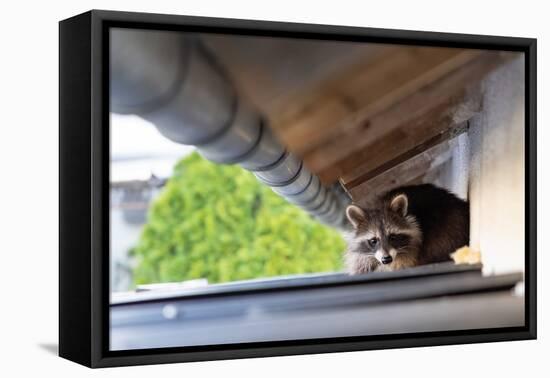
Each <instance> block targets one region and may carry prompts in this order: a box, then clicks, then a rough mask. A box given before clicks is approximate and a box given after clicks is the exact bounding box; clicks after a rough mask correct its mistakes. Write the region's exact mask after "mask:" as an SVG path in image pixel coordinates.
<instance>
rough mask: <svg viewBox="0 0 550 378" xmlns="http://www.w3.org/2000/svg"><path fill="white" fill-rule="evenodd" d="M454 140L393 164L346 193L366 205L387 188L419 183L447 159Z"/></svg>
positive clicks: (358, 202)
mask: <svg viewBox="0 0 550 378" xmlns="http://www.w3.org/2000/svg"><path fill="white" fill-rule="evenodd" d="M455 141H456V139H451V140H446V141H444V142H442V143H439V144H437V145H434V146H432V147H431V148H429V149H427V150H425V151H424V152H422V153H420V154H417V155H415V156H414V157H412V158H410V159H408V160H405V161H402V162H401V163H398V164H395V165H394V166H392V167H391V168H389V169H388V170H385V171H384V172H383V173H381V174H378V175H375V176H373V177H371V178H370V179H367V180H365V181H363V182H361V184H359V185H357V186H355V187H353V188H351V189H348V193H349V194H350V196H351V198H352V200H353V201H354V202H355V203H357V204H358V205H361V206H365V207H368V206H369V204H370V203H371V201H372V200H374V199H375V198H376V196H378V195H380V194H381V193H384V192H385V191H387V190H391V189H394V188H396V187H398V186H401V185H407V184H412V183H419V182H420V181H421V178H422V177H423V176H424V175H426V174H427V173H428V172H430V171H433V170H434V169H437V167H439V166H440V165H442V164H443V163H445V162H446V161H448V160H449V158H450V157H451V152H452V149H453V146H454V145H455V143H456V142H455Z"/></svg>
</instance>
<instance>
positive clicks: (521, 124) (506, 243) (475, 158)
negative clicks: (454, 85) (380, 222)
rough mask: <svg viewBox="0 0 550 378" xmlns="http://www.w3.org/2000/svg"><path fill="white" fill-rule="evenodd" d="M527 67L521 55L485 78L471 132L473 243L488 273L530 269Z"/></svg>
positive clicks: (470, 189) (470, 185)
mask: <svg viewBox="0 0 550 378" xmlns="http://www.w3.org/2000/svg"><path fill="white" fill-rule="evenodd" d="M524 69H525V67H524V58H523V55H521V56H520V57H518V58H517V59H515V60H513V61H511V62H510V63H508V64H506V65H505V66H503V67H501V68H500V69H499V70H498V71H496V72H494V73H493V74H492V75H491V76H490V77H489V78H488V79H487V80H486V81H485V83H484V97H483V112H482V113H481V114H480V115H478V116H476V117H475V118H474V119H473V120H472V121H471V127H470V131H469V136H470V138H469V139H470V158H471V160H470V177H469V199H470V209H471V230H470V239H471V240H470V245H471V246H472V247H474V248H476V249H478V250H480V251H481V253H482V261H483V265H484V273H486V274H493V273H505V272H510V271H524V261H525V231H524V228H525V215H524V214H525V172H524V167H525V158H524V153H525V139H524V130H525V118H524V110H525V106H524V102H525V96H524V92H525V86H524V81H525V73H524Z"/></svg>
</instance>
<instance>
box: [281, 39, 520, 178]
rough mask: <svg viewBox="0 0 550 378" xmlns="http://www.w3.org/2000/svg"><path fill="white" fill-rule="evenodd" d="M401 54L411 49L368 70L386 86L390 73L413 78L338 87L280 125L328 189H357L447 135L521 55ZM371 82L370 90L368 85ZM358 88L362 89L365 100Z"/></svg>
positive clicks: (380, 60)
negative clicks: (365, 178)
mask: <svg viewBox="0 0 550 378" xmlns="http://www.w3.org/2000/svg"><path fill="white" fill-rule="evenodd" d="M396 49H397V48H396ZM398 49H406V50H405V51H401V52H399V53H398V52H395V51H394V50H392V49H390V51H389V52H388V51H387V52H385V53H384V54H381V55H380V57H379V58H378V59H374V60H372V61H371V62H370V63H369V64H368V65H367V67H370V69H369V72H370V75H373V76H374V77H378V75H380V77H382V78H385V79H384V80H387V78H388V77H391V76H392V75H391V74H392V72H393V71H392V70H394V71H396V72H393V73H395V75H396V76H398V73H399V72H397V68H399V69H402V70H405V71H406V73H407V75H405V74H403V73H401V76H399V79H396V80H395V81H392V80H389V81H388V82H389V84H388V86H383V85H382V81H384V80H382V81H379V80H381V79H375V78H372V79H368V78H367V77H365V78H358V79H357V83H356V84H357V85H355V83H354V85H348V86H347V87H346V88H344V87H340V88H336V89H338V90H339V91H337V90H336V89H335V87H332V93H329V95H327V96H326V98H325V99H322V98H321V99H319V97H318V96H321V97H322V95H318V96H317V104H318V106H315V107H313V106H312V105H310V106H308V107H305V108H302V112H301V113H300V112H298V113H296V110H294V114H295V116H294V118H292V117H290V118H288V117H286V118H285V117H283V118H281V119H283V120H286V121H284V122H282V123H279V124H278V126H277V127H278V135H279V137H280V138H281V139H282V140H283V142H284V143H285V144H287V146H288V147H289V149H290V150H291V151H293V152H294V153H297V154H299V155H301V156H302V157H303V158H304V162H305V164H306V166H307V167H308V168H309V169H310V170H312V171H313V172H315V173H317V174H319V175H320V177H321V179H322V181H323V182H324V183H331V182H334V181H335V180H336V179H339V178H341V179H342V182H343V183H345V184H347V183H349V182H353V185H355V184H357V181H356V180H357V178H358V177H360V176H361V175H365V173H366V171H368V170H374V169H377V168H379V167H380V166H382V165H383V164H385V163H386V162H388V161H391V160H394V159H396V158H397V157H399V156H401V155H403V154H405V153H406V152H407V151H410V150H411V149H413V148H414V147H415V146H418V145H422V144H424V143H426V142H427V141H429V140H430V139H432V138H435V137H437V136H438V135H440V134H444V135H445V133H446V130H448V129H452V128H454V127H456V126H457V124H459V123H461V122H463V121H464V120H466V119H468V118H469V117H471V116H473V115H474V114H475V113H476V112H477V111H479V110H480V109H479V103H478V102H477V103H476V101H475V99H479V92H480V85H479V84H480V82H481V80H482V79H483V78H484V77H485V76H486V75H487V74H488V73H489V72H491V71H492V70H494V69H495V68H496V67H498V66H499V65H501V64H502V63H504V62H505V61H508V60H509V59H511V58H512V57H514V56H516V54H514V53H507V52H493V51H483V50H477V51H472V50H464V49H441V50H443V51H437V52H438V53H437V54H436V51H432V52H431V54H428V53H427V52H425V51H424V50H423V49H430V48H419V47H416V48H406V47H399V48H398ZM411 49H413V50H414V49H419V51H421V52H417V55H418V56H420V57H422V58H421V59H420V58H419V61H420V62H422V63H421V64H418V65H416V66H415V64H414V60H411V59H405V58H404V57H405V56H407V54H409V55H411V54H413V52H412V51H411ZM436 50H439V49H436ZM448 50H451V51H448ZM432 55H433V56H434V57H436V58H433V61H431V66H430V65H429V64H428V63H426V62H425V61H424V60H426V61H428V62H430V58H429V57H430V56H432ZM389 56H393V57H394V60H395V61H399V59H398V58H399V57H401V59H403V60H404V61H405V62H407V65H413V66H415V68H414V69H406V68H404V67H403V66H402V65H398V64H397V63H395V64H390V63H391V62H392V61H393V60H392V61H390V63H388V64H390V68H388V67H385V66H383V65H384V62H386V61H387V59H388V57H389ZM384 57H385V58H384ZM422 59H424V60H422ZM434 62H435V63H434ZM377 65H382V67H381V68H377ZM381 72H384V74H381ZM365 75H366V74H365ZM352 76H353V75H352ZM369 80H371V82H370V83H372V85H367V84H368V83H369ZM375 84H376V85H375ZM357 88H364V90H363V92H362V94H358V93H359V91H358V89H357ZM329 92H330V91H329ZM472 98H474V100H472ZM296 114H297V115H296ZM447 135H452V134H449V133H447ZM427 146H428V147H429V144H428V145H427Z"/></svg>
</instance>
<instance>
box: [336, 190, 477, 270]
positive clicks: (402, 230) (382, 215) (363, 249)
mask: <svg viewBox="0 0 550 378" xmlns="http://www.w3.org/2000/svg"><path fill="white" fill-rule="evenodd" d="M346 215H347V218H348V220H349V221H350V223H351V225H352V226H353V231H352V232H351V234H350V235H349V236H348V245H347V250H346V252H345V265H346V268H347V271H348V272H349V273H350V274H361V273H367V272H372V271H394V270H399V269H403V268H409V267H413V266H417V265H423V264H431V263H437V262H443V261H449V260H451V258H450V256H449V254H450V253H452V252H454V251H455V250H456V249H458V248H460V247H462V246H465V245H467V244H468V241H469V233H470V230H469V224H470V223H469V222H470V216H469V206H468V203H467V202H466V201H463V200H462V199H460V198H458V197H456V196H455V195H454V194H452V193H450V192H449V191H447V190H445V189H441V188H438V187H436V186H434V185H431V184H423V185H415V186H404V187H400V188H397V189H394V190H391V191H389V192H387V193H385V194H383V195H382V196H380V197H379V198H378V199H377V200H375V202H374V204H373V206H369V208H361V207H359V206H357V205H350V206H348V208H347V209H346Z"/></svg>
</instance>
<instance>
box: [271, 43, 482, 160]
mask: <svg viewBox="0 0 550 378" xmlns="http://www.w3.org/2000/svg"><path fill="white" fill-rule="evenodd" d="M478 54H480V52H479V51H478V50H464V49H450V48H433V47H409V46H396V47H395V46H394V47H386V49H384V50H383V51H382V52H381V53H379V54H378V55H377V56H376V57H375V58H374V59H371V60H370V61H367V62H366V63H362V64H357V65H356V66H355V67H354V68H352V69H348V70H346V71H345V72H344V73H343V74H341V75H337V76H335V77H333V78H331V80H329V81H328V82H326V83H324V84H323V85H321V86H320V87H318V88H310V89H309V91H310V93H311V94H310V95H309V96H302V98H301V99H296V100H295V101H294V105H293V106H289V108H288V109H287V110H286V112H284V113H281V114H280V115H279V116H278V118H276V119H272V127H273V128H274V129H275V130H276V131H278V132H279V136H280V137H281V139H282V141H283V142H284V143H285V144H286V145H287V146H288V147H289V149H291V150H292V151H293V152H295V153H297V154H301V155H304V154H306V153H307V152H309V151H311V150H312V149H314V148H315V147H316V146H318V145H320V144H322V143H324V142H330V141H331V140H332V138H333V137H335V136H339V135H341V134H342V133H343V132H346V131H353V129H354V128H355V127H357V126H360V125H357V124H355V122H352V121H353V117H351V118H350V116H359V115H360V116H361V117H363V118H365V117H370V116H372V115H374V114H376V113H377V112H379V111H381V110H383V109H385V108H387V107H388V106H391V105H393V104H395V103H396V102H397V101H399V100H401V99H403V98H405V97H406V96H408V95H410V94H412V93H414V92H415V91H417V90H418V89H419V88H421V87H423V86H425V85H426V84H428V83H430V82H433V81H434V80H435V79H437V78H438V77H441V76H443V75H445V74H446V73H448V72H449V71H452V70H454V69H456V68H457V67H460V66H462V65H463V64H465V62H467V61H470V60H472V59H474V58H475V57H476V56H477V55H478ZM358 112H359V113H358ZM343 119H346V120H347V121H348V122H342V120H343ZM336 126H338V127H336Z"/></svg>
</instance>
